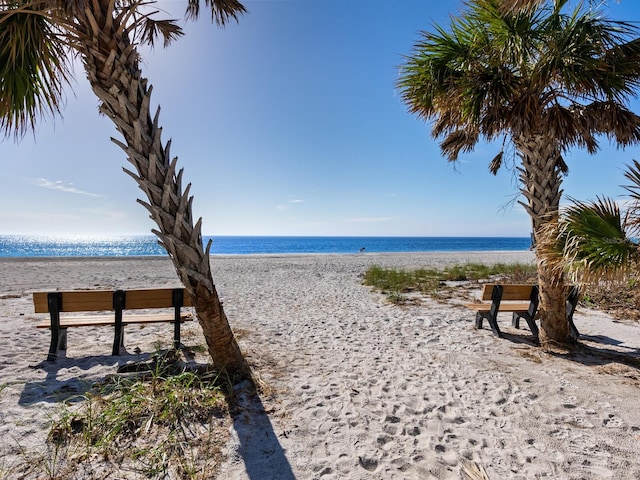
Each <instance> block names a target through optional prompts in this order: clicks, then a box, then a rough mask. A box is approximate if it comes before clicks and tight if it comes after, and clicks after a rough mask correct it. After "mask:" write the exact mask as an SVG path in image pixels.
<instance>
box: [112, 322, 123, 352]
mask: <svg viewBox="0 0 640 480" xmlns="http://www.w3.org/2000/svg"><path fill="white" fill-rule="evenodd" d="M120 348H124V328H123V325H120V328H118V327H117V326H116V329H115V333H114V335H113V349H112V350H111V355H120Z"/></svg>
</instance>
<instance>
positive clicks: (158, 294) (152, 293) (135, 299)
mask: <svg viewBox="0 0 640 480" xmlns="http://www.w3.org/2000/svg"><path fill="white" fill-rule="evenodd" d="M125 304H126V307H125V308H127V309H129V308H135V309H141V308H169V307H173V306H174V305H173V295H172V292H171V290H170V289H162V290H158V289H156V290H144V289H143V290H127V291H126V299H125ZM182 306H183V307H192V306H193V305H192V303H191V297H190V296H189V295H188V294H187V292H186V291H185V292H184V296H183V299H182Z"/></svg>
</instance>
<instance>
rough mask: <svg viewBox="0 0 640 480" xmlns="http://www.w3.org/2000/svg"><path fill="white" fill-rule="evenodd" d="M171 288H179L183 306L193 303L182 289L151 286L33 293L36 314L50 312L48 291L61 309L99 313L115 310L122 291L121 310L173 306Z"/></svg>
mask: <svg viewBox="0 0 640 480" xmlns="http://www.w3.org/2000/svg"><path fill="white" fill-rule="evenodd" d="M174 291H182V292H183V293H182V305H181V306H183V307H191V306H193V304H192V302H191V297H190V296H189V294H188V293H187V292H186V290H185V289H184V288H178V289H174V288H153V289H139V290H125V291H123V290H115V291H113V290H73V291H69V292H34V293H33V305H34V307H35V313H49V299H48V297H49V293H55V294H57V295H58V298H59V301H58V311H60V312H98V311H103V310H115V305H116V304H117V303H116V302H117V301H118V300H117V296H118V295H122V292H124V304H123V309H124V310H129V309H143V308H169V307H175V306H176V305H175V303H174V301H173V299H174Z"/></svg>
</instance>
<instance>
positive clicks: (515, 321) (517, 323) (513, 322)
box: [511, 312, 520, 329]
mask: <svg viewBox="0 0 640 480" xmlns="http://www.w3.org/2000/svg"><path fill="white" fill-rule="evenodd" d="M511 326H512V327H513V328H517V329H519V328H520V314H519V313H518V312H513V318H512V319H511Z"/></svg>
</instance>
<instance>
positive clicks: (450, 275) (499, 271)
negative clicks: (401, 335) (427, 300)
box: [363, 263, 536, 303]
mask: <svg viewBox="0 0 640 480" xmlns="http://www.w3.org/2000/svg"><path fill="white" fill-rule="evenodd" d="M535 274H536V267H535V265H532V264H525V263H513V264H506V263H497V264H493V265H485V264H481V263H464V264H456V265H452V266H449V267H446V268H444V269H442V270H439V269H434V268H419V269H416V270H400V269H393V268H383V267H380V266H377V265H374V266H372V267H370V268H369V269H368V270H367V271H366V272H365V274H364V280H363V283H364V284H365V285H369V286H371V287H373V288H375V289H376V290H379V291H381V292H382V293H384V294H386V295H387V298H388V299H389V301H391V302H393V303H402V302H403V301H404V300H405V295H404V294H406V293H409V292H420V293H424V294H437V292H438V291H439V290H440V289H442V288H443V287H444V285H445V284H444V282H447V281H477V280H480V279H485V278H487V279H488V278H492V277H496V276H498V277H503V278H504V277H507V278H509V279H510V283H518V282H524V281H529V282H530V281H531V278H532V277H535Z"/></svg>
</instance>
